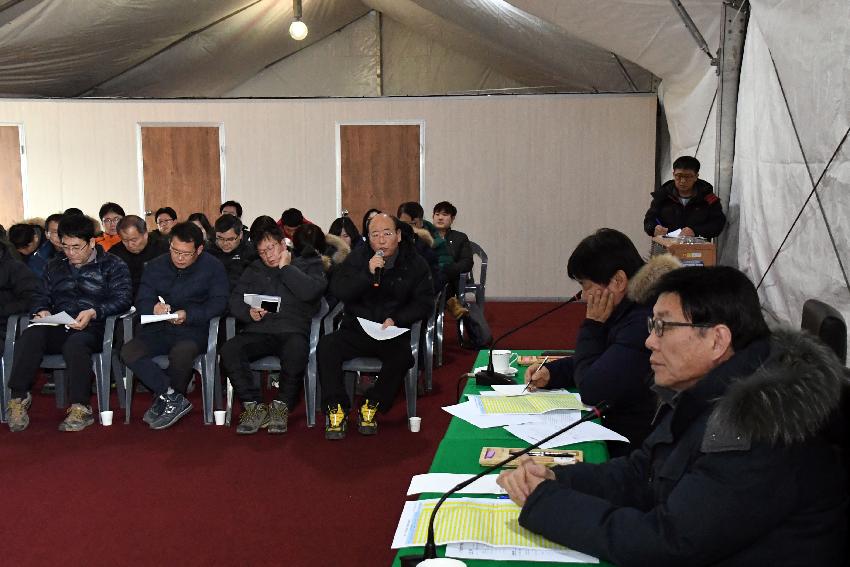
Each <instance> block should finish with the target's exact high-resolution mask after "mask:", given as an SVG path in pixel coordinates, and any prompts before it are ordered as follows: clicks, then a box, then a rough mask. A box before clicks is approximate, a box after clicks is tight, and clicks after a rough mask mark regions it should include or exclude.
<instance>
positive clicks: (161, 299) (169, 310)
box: [156, 295, 171, 313]
mask: <svg viewBox="0 0 850 567" xmlns="http://www.w3.org/2000/svg"><path fill="white" fill-rule="evenodd" d="M156 298H157V299H158V300H159V302H160V303H162V304H163V305H165V304H166V303H165V300H164V299H163V298H162V296H161V295H157V296H156ZM165 312H166V313H171V308H170V307H168V308H166V310H165Z"/></svg>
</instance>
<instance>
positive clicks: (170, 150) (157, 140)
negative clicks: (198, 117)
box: [142, 126, 221, 229]
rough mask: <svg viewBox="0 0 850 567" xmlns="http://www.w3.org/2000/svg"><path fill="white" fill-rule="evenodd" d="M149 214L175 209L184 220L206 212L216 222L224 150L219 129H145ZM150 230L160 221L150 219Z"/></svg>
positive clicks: (186, 127) (144, 159) (144, 164)
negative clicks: (192, 215)
mask: <svg viewBox="0 0 850 567" xmlns="http://www.w3.org/2000/svg"><path fill="white" fill-rule="evenodd" d="M142 170H143V177H144V196H145V198H144V203H145V211H146V212H147V211H151V212H156V210H157V209H158V208H160V207H165V206H168V207H171V208H173V209H174V210H175V211H176V212H177V219H178V220H180V221H184V220H186V218H187V217H188V216H189V215H190V214H192V213H204V214H206V215H207V218H209V219H210V223H211V224H213V223H215V219H217V218H218V207H219V205H220V204H221V147H220V144H219V129H218V127H217V126H143V127H142ZM147 221H148V227H149V228H151V229H155V228H156V226H155V224H156V219H154V218H153V215H148V216H147Z"/></svg>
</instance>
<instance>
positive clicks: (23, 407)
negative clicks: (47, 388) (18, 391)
mask: <svg viewBox="0 0 850 567" xmlns="http://www.w3.org/2000/svg"><path fill="white" fill-rule="evenodd" d="M31 405H32V395H30V394H29V392H27V397H26V398H23V399H21V398H12V399H11V400H9V407H8V409H7V410H6V420H7V421H8V422H9V431H11V432H13V433H16V432H18V431H23V430H24V429H26V428H27V426H28V425H29V424H30V416H29V415H27V410H29V409H30V406H31Z"/></svg>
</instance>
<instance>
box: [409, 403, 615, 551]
mask: <svg viewBox="0 0 850 567" xmlns="http://www.w3.org/2000/svg"><path fill="white" fill-rule="evenodd" d="M610 409H611V404H609V403H608V402H600V403H599V404H597V405H596V406H595V407H591V408H590V411H589V412H588V414H587V415H585V416H584V417H582V418H581V419H579V420H578V421H574V422H572V423H571V424H569V425H567V426H566V427H563V428H561V429H559V430H558V431H556V432H555V433H553V434H552V435H549V436H548V437H545V438H543V439H541V440H540V441H538V442H537V443H535V444H533V445H530V446H529V447H526V448H525V449H523V450H522V451H518V452H517V453H515V454H512V455H510V456H509V457H508V458H507V459H504V460H503V461H501V462H499V463H496V464H495V465H492V466H489V467H487V468H486V469H484V470H483V471H481V472H480V473H478V474H477V475H475V476H473V477H472V478H469V479H467V480H465V481H463V482H461V483H460V484H458V485H457V486H455V487H454V488H452V489H451V490H449V491H448V492H446V493H445V494H443V496H441V497H440V499H439V500H438V501H437V505H436V506H434V509H433V510H431V517H430V518H429V519H428V539H427V540H426V542H425V553H424V554H423V555H422V556H418V555H408V556H406V557H400V558H399V559H401V564H402V567H412V566H414V565H417V564H418V563H419V562H420V561H424V560H425V559H435V558H436V557H437V543H436V538H435V536H434V518H436V517H437V510H439V509H440V506H441V505H442V504H443V502H445V501H446V499H447V498H448V497H449V496H451V495H452V494H454V493H456V492H457V491H458V490H462V489H464V488H466V487H467V486H469V485H470V484H472V483H473V482H475V481H476V480H478V479H479V478H481V477H483V476H486V475H488V474H490V473H491V472H493V471H495V470H496V469H499V468H501V467H503V466H505V465H506V464H508V463H510V462H511V461H514V460H516V459H518V458H520V457H521V456H523V455H525V454H526V453H529V452H530V451H533V450H535V449H539V448H540V445H542V444H543V443H546V442H547V441H551V440H552V439H554V438H555V437H557V436H558V435H561V434H562V433H566V432H567V431H569V430H570V429H572V428H573V427H576V426H578V425H580V424H582V423H585V422H586V421H592V420H594V419H597V418H601V417H602V416H603V415H604V414H605V413H606V412H607V411H608V410H610Z"/></svg>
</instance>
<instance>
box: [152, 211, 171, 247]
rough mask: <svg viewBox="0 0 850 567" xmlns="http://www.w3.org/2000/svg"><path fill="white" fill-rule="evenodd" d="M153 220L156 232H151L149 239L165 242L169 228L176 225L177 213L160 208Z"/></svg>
mask: <svg viewBox="0 0 850 567" xmlns="http://www.w3.org/2000/svg"><path fill="white" fill-rule="evenodd" d="M153 218H154V222H156V230H153V231H151V238H153V239H154V240H165V241H166V242H167V241H168V234H169V233H170V232H171V228H172V227H173V226H174V225H175V224H177V212H176V211H175V210H174V209H172V208H171V207H160V208H158V209H157V210H156V213H154V216H153Z"/></svg>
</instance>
